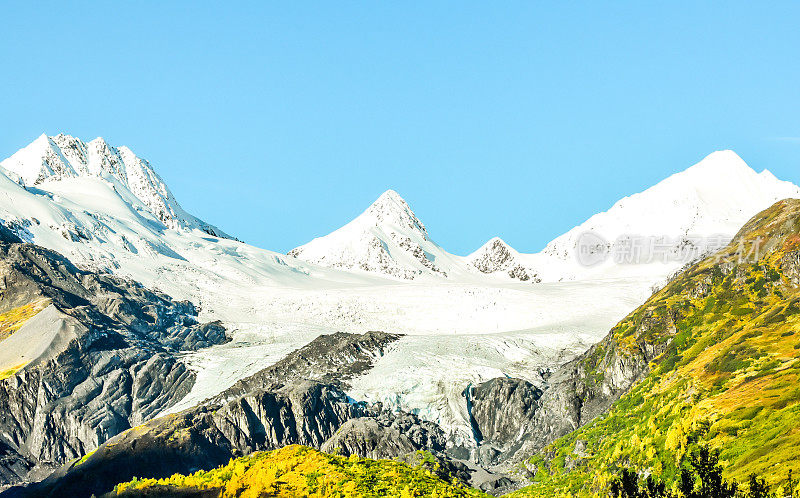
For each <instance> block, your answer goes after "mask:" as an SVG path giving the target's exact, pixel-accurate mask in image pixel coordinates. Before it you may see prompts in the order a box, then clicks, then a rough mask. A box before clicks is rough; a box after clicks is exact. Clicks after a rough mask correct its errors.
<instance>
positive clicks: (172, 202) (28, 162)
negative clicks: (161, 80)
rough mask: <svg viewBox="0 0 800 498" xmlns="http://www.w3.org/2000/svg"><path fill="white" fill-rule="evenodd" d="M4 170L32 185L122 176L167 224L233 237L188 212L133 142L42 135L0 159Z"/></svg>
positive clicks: (113, 179) (147, 205) (146, 204)
mask: <svg viewBox="0 0 800 498" xmlns="http://www.w3.org/2000/svg"><path fill="white" fill-rule="evenodd" d="M0 167H1V168H2V169H3V172H5V173H6V174H7V176H9V177H10V178H12V179H14V180H15V181H17V183H19V184H20V185H25V186H27V187H34V186H38V185H41V184H44V183H46V182H52V181H59V180H63V179H67V178H79V177H98V178H104V179H107V180H111V181H117V182H120V183H121V184H122V185H123V186H125V187H126V188H127V189H128V190H129V191H130V192H131V193H132V194H133V195H134V196H135V197H136V198H137V199H138V200H139V201H140V202H141V203H142V204H144V205H145V206H146V208H147V209H148V210H149V211H150V213H152V214H153V215H154V216H155V217H156V218H157V219H158V220H159V221H161V222H162V223H163V224H164V225H165V226H167V227H169V228H188V229H193V228H197V229H200V230H203V231H204V232H206V233H208V234H211V235H214V236H217V237H225V238H230V236H229V235H227V234H225V233H224V232H223V231H221V230H220V229H219V228H217V227H215V226H213V225H210V224H208V223H206V222H204V221H202V220H200V219H198V218H196V217H194V216H192V215H190V214H189V213H187V212H186V211H185V210H184V209H183V208H182V207H181V206H180V204H178V201H177V200H176V199H175V196H174V195H172V192H171V191H170V190H169V188H168V187H167V185H166V184H165V183H164V181H163V180H162V179H161V178H160V177H159V176H158V174H156V172H155V171H154V170H153V168H152V167H151V166H150V163H148V162H147V161H146V160H144V159H142V158H140V157H138V156H137V155H136V154H134V153H133V151H131V150H130V149H129V148H127V147H125V146H122V147H112V146H111V145H109V144H108V143H106V141H105V140H103V139H102V138H99V137H98V138H95V139H94V140H92V141H90V142H83V141H82V140H79V139H77V138H75V137H72V136H70V135H65V134H59V135H56V136H54V137H48V136H47V135H41V136H40V137H39V138H37V139H36V140H34V141H33V142H32V143H31V144H30V145H28V146H27V147H25V148H23V149H21V150H19V151H18V152H17V153H15V154H14V155H13V156H11V157H9V158H8V159H6V160H4V161H2V162H0Z"/></svg>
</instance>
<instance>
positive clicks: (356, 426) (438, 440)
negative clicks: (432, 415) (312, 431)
mask: <svg viewBox="0 0 800 498" xmlns="http://www.w3.org/2000/svg"><path fill="white" fill-rule="evenodd" d="M445 441H446V438H445V434H444V432H443V431H442V430H441V429H440V428H439V426H438V425H436V424H435V423H433V422H428V421H424V420H421V419H420V418H419V417H417V416H416V415H413V414H410V413H404V412H399V413H392V412H388V411H383V410H382V407H381V406H380V405H378V406H376V407H372V408H371V410H370V414H369V416H366V417H361V418H357V419H352V420H348V421H347V422H346V423H345V424H343V425H342V427H340V428H339V430H337V431H336V433H335V434H334V435H333V437H331V438H330V439H328V440H327V441H326V442H325V444H323V445H322V447H321V449H322V451H325V452H328V453H336V454H340V455H345V456H350V455H358V456H360V457H366V458H375V459H380V458H398V457H402V456H404V455H410V454H412V453H415V452H416V451H418V450H428V451H432V452H435V453H440V452H443V451H444V450H445Z"/></svg>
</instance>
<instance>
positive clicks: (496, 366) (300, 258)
mask: <svg viewBox="0 0 800 498" xmlns="http://www.w3.org/2000/svg"><path fill="white" fill-rule="evenodd" d="M0 168H1V171H2V174H0V218H2V221H3V223H5V224H6V226H8V227H9V228H10V229H12V230H13V231H14V232H15V233H17V234H18V235H19V236H20V237H21V238H23V239H24V240H26V241H28V242H34V243H36V244H39V245H42V246H45V247H49V248H52V249H54V250H57V251H59V252H61V253H62V254H64V255H65V256H67V257H68V258H69V259H70V260H71V261H72V262H74V263H75V264H77V265H79V266H84V267H89V268H92V269H95V270H99V271H106V272H111V273H115V274H118V275H121V276H126V277H130V278H133V279H135V280H138V281H140V282H141V283H143V284H144V285H146V286H149V287H152V288H156V289H158V290H161V291H163V292H166V293H167V294H170V295H171V296H173V297H174V298H176V299H188V300H191V301H193V302H194V303H196V304H197V305H198V306H199V307H200V309H201V313H200V318H201V319H202V320H204V321H210V320H221V321H222V322H223V323H224V324H225V326H226V327H227V328H228V330H229V333H230V334H231V335H232V337H233V341H232V342H230V343H228V344H225V345H222V346H215V347H212V348H210V349H206V350H201V351H198V352H193V353H187V357H186V359H187V361H188V362H189V364H190V365H191V366H192V368H194V369H196V370H197V372H198V376H197V382H196V384H195V386H194V388H193V390H192V391H191V392H190V393H189V395H188V396H187V397H186V398H185V399H183V400H182V401H181V402H180V403H179V404H178V405H176V406H174V407H172V408H171V409H170V411H177V410H180V409H183V408H187V407H190V406H192V405H194V404H196V403H197V402H199V401H201V400H203V399H205V398H207V397H210V396H213V395H215V394H217V393H219V392H220V391H222V390H224V389H225V388H227V387H229V386H230V385H232V384H233V383H235V382H236V381H237V380H239V379H241V378H243V377H246V376H248V375H250V374H253V373H255V372H257V371H258V370H260V369H262V368H264V367H266V366H269V365H271V364H272V363H274V362H275V361H277V360H278V359H280V358H281V357H283V356H284V355H285V354H287V353H288V352H290V351H292V350H294V349H296V348H298V347H300V346H302V345H304V344H306V343H308V342H309V341H311V340H312V339H314V338H315V337H317V336H318V335H320V334H327V333H332V332H336V331H345V332H366V331H369V330H382V331H386V332H392V333H401V334H405V337H403V338H402V339H401V340H399V341H398V342H396V343H395V344H394V345H393V346H392V349H391V350H390V352H389V353H388V354H386V355H385V356H384V357H382V358H380V359H379V360H378V361H377V363H376V365H375V368H374V369H372V370H371V371H369V372H368V373H366V374H365V375H363V376H361V377H359V378H357V379H354V380H353V381H352V389H351V391H350V394H351V396H353V397H354V398H355V399H363V400H368V401H381V402H383V403H385V404H388V405H390V406H394V407H398V408H402V409H405V410H408V411H412V412H416V413H418V414H420V415H422V416H423V417H425V418H428V419H431V420H435V421H437V422H439V423H441V424H442V425H443V426H444V427H445V428H446V429H448V430H450V431H451V434H452V437H453V440H454V441H456V442H459V443H464V444H466V445H469V444H470V437H471V436H470V433H469V428H468V427H469V426H468V422H467V418H466V417H467V415H466V403H465V400H464V398H463V397H462V394H461V393H462V392H463V391H464V389H465V388H466V387H467V386H468V385H469V384H470V383H477V382H481V381H484V380H487V379H490V378H493V377H497V376H503V375H508V376H512V377H521V378H524V379H527V380H529V381H531V382H534V383H538V382H541V377H540V375H539V370H540V369H544V368H548V367H552V366H554V365H556V364H558V363H561V362H563V361H566V360H568V359H570V358H572V357H574V356H575V355H577V354H579V353H580V352H582V351H584V350H585V349H586V348H587V347H588V346H589V345H591V344H592V343H594V342H596V341H597V340H599V339H600V338H602V337H603V336H604V335H605V334H606V333H607V332H608V330H609V329H610V328H611V327H612V326H613V325H614V324H615V323H616V322H617V321H618V320H620V319H621V318H623V317H624V316H625V315H626V314H627V313H629V312H630V311H631V310H633V309H634V308H635V307H636V306H637V305H638V304H640V303H641V302H643V301H644V300H645V299H646V298H647V297H648V296H649V295H650V294H651V291H652V290H651V289H652V287H653V286H654V285H658V284H659V283H661V282H663V281H664V280H665V279H666V278H667V276H668V275H669V274H671V273H672V272H674V271H675V270H676V269H678V268H679V267H680V266H681V264H682V263H681V262H677V261H673V262H667V263H658V262H656V263H651V264H641V265H628V266H620V265H614V264H612V263H611V262H609V261H607V262H606V263H604V264H601V265H598V266H596V267H592V268H586V267H582V266H580V265H579V264H578V262H577V258H576V257H575V256H574V254H573V252H574V251H575V246H576V244H577V241H578V240H579V238H580V235H581V234H583V233H586V232H591V233H594V234H597V235H600V236H602V237H603V238H604V239H605V240H608V241H612V240H614V239H615V238H616V237H618V236H619V235H622V234H626V233H627V234H643V235H665V236H669V237H671V238H673V239H674V240H675V241H677V242H676V243H677V244H680V241H681V240H683V239H685V238H686V237H688V236H689V235H691V234H699V235H711V234H721V235H722V236H723V237H726V238H728V239H729V238H731V237H732V236H733V235H734V234H735V232H736V231H737V230H738V228H739V227H740V226H741V225H742V224H743V223H744V222H745V221H747V219H749V218H750V217H752V216H753V215H754V214H756V213H757V212H759V211H760V210H762V209H764V208H766V207H768V206H769V205H771V204H772V203H774V202H775V201H777V200H779V199H782V198H786V197H800V188H798V187H797V186H795V185H792V184H790V183H787V182H781V181H780V180H777V179H776V178H775V177H774V176H772V175H771V174H769V172H763V173H760V174H759V173H756V172H755V171H753V170H752V169H750V168H749V167H748V166H747V165H746V164H744V162H743V161H742V160H741V159H740V158H739V157H738V156H736V155H735V154H734V153H732V152H730V151H727V152H719V153H714V154H712V155H710V156H709V157H708V158H706V159H705V160H704V161H702V162H701V163H699V164H697V165H695V166H693V167H692V168H689V169H688V170H686V171H684V172H683V173H679V174H676V175H674V176H672V177H670V178H668V179H667V180H665V181H664V182H661V183H659V184H658V185H656V186H655V187H652V188H651V189H648V190H647V191H645V192H643V193H641V194H636V195H634V196H631V197H629V198H626V199H623V200H621V201H619V202H618V203H616V204H615V205H614V206H613V207H612V208H611V209H610V210H609V211H607V212H605V213H601V214H598V215H596V216H594V217H592V218H591V219H589V220H588V221H587V222H586V223H585V224H583V225H581V226H580V227H577V228H575V229H573V230H571V231H569V232H567V233H566V234H565V235H563V236H562V237H559V238H558V239H556V240H555V241H553V242H552V243H551V244H549V245H548V246H547V247H546V248H545V250H544V251H542V252H541V253H539V254H524V253H519V252H517V251H516V250H514V249H512V248H510V247H509V246H507V245H506V244H505V243H504V242H502V241H501V240H500V239H492V240H490V242H489V243H487V245H485V246H484V247H483V248H481V249H480V250H478V251H476V252H475V253H473V254H472V255H469V256H466V257H462V256H457V255H453V254H450V253H448V252H447V251H445V250H444V249H443V248H442V247H441V246H439V245H438V244H436V243H435V242H434V240H433V238H432V236H431V235H430V234H428V232H427V230H426V228H425V226H424V224H423V223H422V222H421V221H420V220H419V218H417V216H416V215H415V214H414V213H413V211H412V210H411V208H410V206H408V204H407V203H406V202H405V201H404V200H403V199H402V198H401V197H400V196H399V195H398V194H397V193H396V192H393V191H387V192H386V193H384V194H383V195H382V196H380V198H379V199H378V200H377V201H376V202H375V203H374V204H373V205H372V206H370V207H369V208H368V209H367V210H366V211H365V212H364V214H362V215H361V216H359V217H358V218H356V219H355V220H353V221H352V222H351V223H349V224H347V225H345V226H344V227H343V228H341V229H339V230H337V231H335V232H333V233H332V234H330V235H327V236H324V237H319V238H317V239H314V240H313V241H312V242H310V243H308V244H306V245H304V246H301V247H299V248H297V249H295V250H293V251H291V252H290V254H291V255H283V254H279V253H275V252H272V251H268V250H264V249H260V248H257V247H253V246H250V245H248V244H245V243H242V242H239V241H237V240H235V239H232V238H229V237H228V236H227V235H226V234H225V233H224V232H222V231H221V230H219V229H217V228H216V227H212V226H211V225H209V224H207V223H205V222H204V221H202V220H199V219H197V218H195V217H193V216H191V215H189V214H188V213H186V212H185V211H184V210H183V209H182V208H181V207H180V205H179V204H178V202H177V201H176V200H175V198H174V196H172V194H171V193H170V191H169V189H168V188H167V186H166V185H164V184H163V182H162V181H161V180H160V179H159V178H158V176H157V175H156V173H155V171H153V169H152V167H151V166H150V165H149V163H147V162H146V161H144V160H142V159H140V158H138V157H136V156H135V155H134V154H133V152H131V151H130V149H127V148H124V147H120V148H115V147H111V146H109V145H108V144H106V143H105V142H104V141H102V139H96V140H93V141H92V142H89V143H84V142H82V141H80V140H78V139H75V138H73V137H69V136H67V135H59V136H57V137H45V136H43V137H40V138H38V139H37V140H36V141H34V143H32V144H31V145H30V146H28V147H26V148H25V149H22V150H21V151H20V152H19V153H17V154H15V155H14V156H12V157H11V158H9V159H7V160H5V161H3V162H2V163H0ZM654 232H655V233H654Z"/></svg>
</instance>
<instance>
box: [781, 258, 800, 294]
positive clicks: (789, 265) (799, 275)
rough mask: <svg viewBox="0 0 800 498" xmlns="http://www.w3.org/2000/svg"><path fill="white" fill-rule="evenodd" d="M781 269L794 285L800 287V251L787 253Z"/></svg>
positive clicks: (782, 260) (782, 259)
mask: <svg viewBox="0 0 800 498" xmlns="http://www.w3.org/2000/svg"><path fill="white" fill-rule="evenodd" d="M780 267H781V271H782V272H783V274H784V275H786V278H788V279H789V281H790V282H791V283H792V285H794V286H798V285H800V251H793V252H790V253H787V254H786V255H785V256H784V257H783V258H781V261H780Z"/></svg>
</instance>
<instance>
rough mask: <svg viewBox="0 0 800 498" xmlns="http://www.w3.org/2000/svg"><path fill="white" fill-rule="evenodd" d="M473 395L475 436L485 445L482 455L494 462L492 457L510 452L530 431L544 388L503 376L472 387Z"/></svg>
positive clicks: (482, 458) (490, 462)
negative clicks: (499, 401)
mask: <svg viewBox="0 0 800 498" xmlns="http://www.w3.org/2000/svg"><path fill="white" fill-rule="evenodd" d="M470 397H471V401H472V403H471V405H472V409H471V410H470V421H471V423H472V426H473V428H474V429H475V437H476V439H477V440H478V442H479V444H481V446H482V447H483V448H486V449H484V450H483V451H482V452H479V458H480V460H482V463H485V464H492V463H494V462H492V459H493V457H496V456H498V455H499V454H500V453H501V452H507V451H509V449H510V448H511V447H512V446H513V445H515V444H517V443H518V442H519V440H520V439H521V438H522V437H523V436H524V435H525V434H526V433H527V432H528V431H529V430H530V427H529V425H530V424H531V421H532V420H533V419H534V414H535V411H536V410H537V409H538V408H539V403H538V402H539V399H540V398H541V397H542V391H541V390H540V389H539V388H537V387H536V386H534V385H533V384H531V383H530V382H527V381H524V380H520V379H508V378H504V377H500V378H496V379H492V380H490V381H487V382H484V383H483V384H480V385H479V386H477V387H474V388H471V393H470ZM498 400H503V402H502V403H498ZM487 445H488V446H487ZM489 448H491V449H489ZM484 460H488V461H484Z"/></svg>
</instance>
